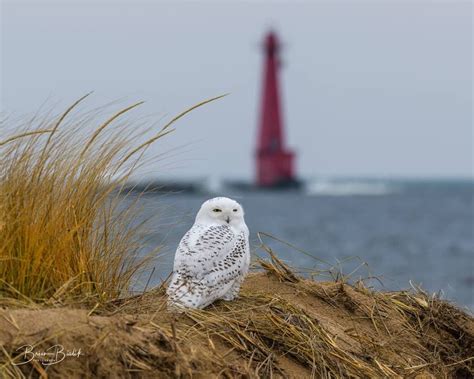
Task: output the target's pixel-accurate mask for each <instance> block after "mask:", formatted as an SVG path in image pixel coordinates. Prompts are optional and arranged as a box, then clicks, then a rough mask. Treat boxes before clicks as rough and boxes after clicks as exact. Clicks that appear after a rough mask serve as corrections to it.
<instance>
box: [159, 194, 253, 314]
mask: <svg viewBox="0 0 474 379" xmlns="http://www.w3.org/2000/svg"><path fill="white" fill-rule="evenodd" d="M249 264H250V249H249V229H248V228H247V225H246V224H245V220H244V210H243V208H242V206H241V205H240V204H239V203H237V202H236V201H235V200H232V199H229V198H227V197H216V198H214V199H210V200H207V201H206V202H204V203H203V204H202V206H201V209H200V210H199V212H198V213H197V215H196V220H195V221H194V225H193V226H192V227H191V229H189V230H188V232H187V233H186V234H185V235H184V237H183V238H182V240H181V242H180V243H179V246H178V249H177V250H176V255H175V258H174V267H173V275H172V277H171V282H170V285H169V287H168V290H167V293H168V304H169V306H170V308H183V307H188V308H204V307H206V306H208V305H209V304H211V303H212V302H213V301H215V300H217V299H223V300H233V299H234V298H235V297H236V296H237V295H238V293H239V289H240V285H241V283H242V281H243V280H244V276H245V275H246V274H247V271H248V269H249Z"/></svg>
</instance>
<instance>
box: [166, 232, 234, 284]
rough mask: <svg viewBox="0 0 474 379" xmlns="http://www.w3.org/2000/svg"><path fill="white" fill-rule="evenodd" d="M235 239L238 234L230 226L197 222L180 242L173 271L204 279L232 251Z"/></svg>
mask: <svg viewBox="0 0 474 379" xmlns="http://www.w3.org/2000/svg"><path fill="white" fill-rule="evenodd" d="M235 240H236V236H235V234H234V232H233V231H232V229H231V228H230V227H229V226H225V225H211V226H204V225H199V224H195V225H193V227H192V228H191V229H189V231H188V232H187V233H186V234H185V235H184V237H183V238H182V239H181V242H180V243H179V246H178V249H177V250H176V255H175V261H174V267H173V271H174V272H175V273H179V274H181V275H184V276H189V277H192V278H196V279H202V278H203V277H205V276H206V275H208V274H209V273H210V272H211V271H212V269H213V268H215V267H217V266H216V264H218V262H220V261H221V260H223V259H225V257H227V256H228V255H229V254H230V253H231V251H232V247H233V245H234V244H235Z"/></svg>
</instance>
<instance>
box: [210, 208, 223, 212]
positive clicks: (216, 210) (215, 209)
mask: <svg viewBox="0 0 474 379" xmlns="http://www.w3.org/2000/svg"><path fill="white" fill-rule="evenodd" d="M212 211H213V212H216V213H217V212H222V211H221V210H220V209H219V208H214V209H213V210H212Z"/></svg>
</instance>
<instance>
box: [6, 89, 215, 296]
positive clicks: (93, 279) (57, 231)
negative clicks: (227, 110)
mask: <svg viewBox="0 0 474 379" xmlns="http://www.w3.org/2000/svg"><path fill="white" fill-rule="evenodd" d="M87 96H88V95H86V96H84V97H82V98H80V99H79V100H77V101H76V102H75V103H74V104H72V105H71V106H70V107H69V108H68V109H66V110H65V111H64V112H63V113H62V114H60V115H59V116H57V117H51V116H47V117H43V118H40V117H38V116H37V117H35V118H33V119H32V120H28V121H26V122H24V123H22V124H21V125H19V126H17V127H16V128H13V127H12V126H11V125H10V130H15V132H16V134H14V133H10V134H9V135H8V133H7V132H6V129H7V126H6V121H3V122H2V125H1V126H0V127H1V128H2V129H3V131H2V140H0V297H2V298H4V299H5V298H10V299H17V300H21V301H24V302H47V303H60V302H61V301H63V300H64V299H65V298H75V299H76V300H77V299H83V300H94V301H99V302H101V301H104V300H107V299H113V298H116V297H119V296H122V295H124V294H125V293H126V291H127V290H128V288H129V285H130V283H131V280H132V278H133V277H134V275H135V274H137V272H138V271H139V270H141V269H143V268H144V266H145V265H146V263H147V262H148V260H149V257H140V256H139V252H140V248H141V247H142V245H141V242H140V230H141V228H142V225H135V224H134V223H133V219H134V215H135V214H136V209H137V207H136V202H134V201H131V202H128V205H126V206H124V203H123V202H122V200H123V196H122V194H121V191H120V189H121V188H122V185H123V184H124V183H125V182H126V181H127V179H128V178H129V177H130V175H131V174H132V173H133V171H134V170H136V168H137V167H139V166H140V165H141V164H142V161H143V159H142V158H143V153H144V152H145V150H146V149H147V148H148V147H149V146H150V145H151V144H152V143H154V142H155V141H157V140H159V139H160V138H162V137H163V136H165V135H166V134H168V133H170V132H171V131H172V128H171V125H172V124H173V123H174V122H175V121H177V120H178V119H179V118H181V117H182V116H184V115H185V114H187V113H188V112H190V111H191V110H193V109H194V108H196V107H199V106H201V105H203V104H206V103H208V102H209V101H213V100H215V99H217V98H214V99H210V100H206V101H204V102H202V103H199V104H197V105H195V106H193V107H191V108H189V109H187V110H186V111H184V112H182V113H181V114H179V115H178V116H176V117H174V118H173V119H172V120H171V121H170V122H168V123H167V124H166V125H164V126H163V127H162V128H161V129H159V130H158V131H155V132H153V130H152V129H150V128H148V129H145V128H143V125H139V124H137V123H133V122H130V121H129V120H127V119H125V117H126V116H127V114H128V113H129V112H131V111H132V110H134V108H136V107H138V106H139V105H140V104H141V102H140V103H136V104H133V105H131V106H129V107H126V108H123V109H120V110H118V111H116V112H115V113H113V114H112V115H111V116H109V117H107V118H105V119H104V120H102V121H100V122H99V119H100V118H102V116H101V115H102V113H104V109H101V110H96V111H89V112H77V108H78V106H79V103H81V102H83V101H84V100H85V99H86V98H87ZM147 132H148V133H147ZM144 134H145V135H148V138H144ZM117 189H118V191H117Z"/></svg>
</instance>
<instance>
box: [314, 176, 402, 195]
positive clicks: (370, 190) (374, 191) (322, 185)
mask: <svg viewBox="0 0 474 379" xmlns="http://www.w3.org/2000/svg"><path fill="white" fill-rule="evenodd" d="M305 191H306V194H307V195H313V196H314V195H330V196H363V195H364V196H369V195H370V196H377V195H379V196H380V195H387V194H390V193H394V192H397V188H396V187H395V186H394V185H393V184H391V183H388V182H381V181H368V180H365V181H364V180H342V179H337V180H336V179H334V180H330V179H324V180H323V179H319V180H313V181H308V182H307V183H306V186H305Z"/></svg>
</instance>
